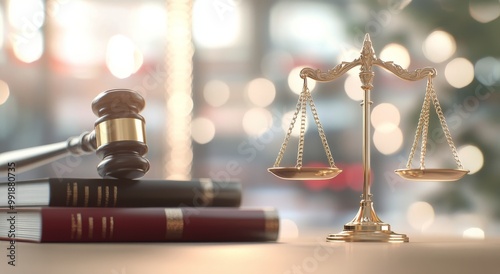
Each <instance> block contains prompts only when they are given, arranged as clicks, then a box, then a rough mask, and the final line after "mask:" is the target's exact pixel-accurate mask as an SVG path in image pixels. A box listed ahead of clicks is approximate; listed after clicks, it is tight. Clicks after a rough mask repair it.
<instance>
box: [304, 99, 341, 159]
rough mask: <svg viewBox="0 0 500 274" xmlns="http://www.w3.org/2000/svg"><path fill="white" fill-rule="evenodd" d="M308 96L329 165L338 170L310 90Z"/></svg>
mask: <svg viewBox="0 0 500 274" xmlns="http://www.w3.org/2000/svg"><path fill="white" fill-rule="evenodd" d="M307 95H308V96H307V97H308V99H309V106H310V107H311V112H312V114H313V117H314V122H315V123H316V126H317V127H318V133H319V137H320V138H321V143H323V148H324V149H325V153H326V157H327V158H328V163H329V164H330V167H333V168H336V166H335V161H334V160H333V156H332V152H331V150H330V146H328V141H327V140H326V134H325V130H324V129H323V126H322V125H321V122H320V121H319V116H318V111H317V110H316V105H315V104H314V101H313V99H312V95H311V92H310V91H309V90H307Z"/></svg>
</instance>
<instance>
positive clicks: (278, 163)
mask: <svg viewBox="0 0 500 274" xmlns="http://www.w3.org/2000/svg"><path fill="white" fill-rule="evenodd" d="M302 96H303V94H300V97H299V101H298V102H297V106H296V108H295V112H294V113H293V117H292V120H291V121H290V125H289V126H288V130H287V132H286V135H285V140H284V141H283V143H282V144H281V148H280V151H279V153H278V157H277V158H276V161H275V162H274V167H278V166H279V165H280V163H281V160H282V159H283V155H284V154H285V150H286V147H287V145H288V142H289V141H290V137H291V136H292V132H293V127H294V125H295V122H296V121H297V117H298V115H299V111H300V110H301V105H302Z"/></svg>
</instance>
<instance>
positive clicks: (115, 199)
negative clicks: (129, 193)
mask: <svg viewBox="0 0 500 274" xmlns="http://www.w3.org/2000/svg"><path fill="white" fill-rule="evenodd" d="M117 201H118V187H117V186H113V207H116V202H117Z"/></svg>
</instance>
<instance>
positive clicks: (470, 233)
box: [462, 227, 484, 240]
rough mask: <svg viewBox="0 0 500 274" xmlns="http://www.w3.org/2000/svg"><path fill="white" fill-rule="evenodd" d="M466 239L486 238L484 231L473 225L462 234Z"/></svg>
mask: <svg viewBox="0 0 500 274" xmlns="http://www.w3.org/2000/svg"><path fill="white" fill-rule="evenodd" d="M462 238H464V239H474V240H484V231H483V230H482V229H481V228H479V227H471V228H467V229H466V230H464V232H463V234H462Z"/></svg>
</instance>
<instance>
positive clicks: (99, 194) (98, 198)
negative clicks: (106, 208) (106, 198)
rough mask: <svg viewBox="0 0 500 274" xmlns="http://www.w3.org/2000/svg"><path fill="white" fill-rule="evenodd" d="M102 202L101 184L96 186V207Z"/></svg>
mask: <svg viewBox="0 0 500 274" xmlns="http://www.w3.org/2000/svg"><path fill="white" fill-rule="evenodd" d="M101 203H102V186H98V187H97V207H100V206H101Z"/></svg>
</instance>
